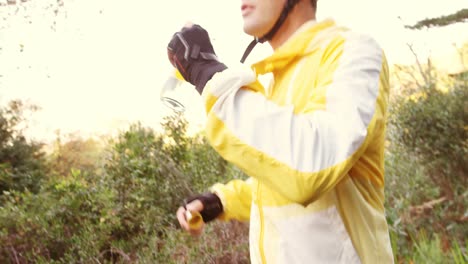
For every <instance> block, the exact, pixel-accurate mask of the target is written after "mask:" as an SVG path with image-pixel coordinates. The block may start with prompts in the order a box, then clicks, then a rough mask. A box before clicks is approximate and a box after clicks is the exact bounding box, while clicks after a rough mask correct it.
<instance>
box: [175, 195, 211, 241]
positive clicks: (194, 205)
mask: <svg viewBox="0 0 468 264" xmlns="http://www.w3.org/2000/svg"><path fill="white" fill-rule="evenodd" d="M187 210H188V211H190V212H199V213H201V211H203V203H202V202H201V201H200V200H193V201H191V202H190V203H188V204H187V205H186V206H185V208H184V207H183V206H181V207H179V209H178V210H177V220H179V224H180V226H181V227H182V228H183V229H184V230H186V231H188V232H189V233H190V234H191V235H193V236H199V235H201V233H203V228H204V227H205V223H202V226H201V227H200V228H198V229H191V228H190V226H189V224H188V222H187V218H186V211H187Z"/></svg>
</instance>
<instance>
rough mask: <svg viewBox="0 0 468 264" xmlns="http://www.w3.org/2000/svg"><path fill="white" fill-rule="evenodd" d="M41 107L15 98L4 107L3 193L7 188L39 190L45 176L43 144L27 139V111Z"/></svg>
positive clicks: (0, 142)
mask: <svg viewBox="0 0 468 264" xmlns="http://www.w3.org/2000/svg"><path fill="white" fill-rule="evenodd" d="M35 110H37V107H35V106H33V105H27V104H25V103H23V102H22V101H11V102H10V103H9V104H8V106H6V107H0V195H1V194H2V193H3V192H4V191H12V190H20V191H22V190H25V189H28V190H30V191H32V192H37V191H39V188H40V186H41V182H42V180H43V179H44V177H45V174H46V168H45V159H44V155H45V153H44V152H43V151H42V150H41V149H42V145H41V144H40V143H37V142H31V141H28V140H26V138H25V136H24V129H25V127H26V126H25V122H24V121H25V115H26V113H27V112H30V111H35Z"/></svg>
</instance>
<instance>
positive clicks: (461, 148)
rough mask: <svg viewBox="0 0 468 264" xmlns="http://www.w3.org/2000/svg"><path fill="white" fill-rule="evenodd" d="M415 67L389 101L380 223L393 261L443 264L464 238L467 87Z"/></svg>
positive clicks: (426, 67)
mask: <svg viewBox="0 0 468 264" xmlns="http://www.w3.org/2000/svg"><path fill="white" fill-rule="evenodd" d="M419 66H420V68H419V72H418V71H417V70H414V69H410V70H409V73H408V74H407V75H408V76H411V78H410V80H409V81H406V82H404V81H403V82H402V81H401V80H400V83H401V84H403V87H402V89H401V90H400V91H398V92H395V93H393V95H392V97H391V104H390V115H389V122H388V140H389V144H388V147H387V149H386V161H385V166H386V195H387V198H386V208H387V219H388V222H389V225H390V231H391V232H390V233H391V239H392V247H393V250H394V253H395V257H396V260H397V262H399V263H401V262H404V263H406V261H408V262H411V261H413V262H414V263H427V261H426V260H427V259H432V260H433V261H434V262H431V263H438V262H437V261H442V260H441V258H443V259H444V261H447V262H443V263H450V262H449V261H450V259H451V258H450V254H449V252H450V250H451V249H450V248H451V247H454V245H455V244H453V245H452V243H451V242H450V241H454V243H455V242H457V243H459V244H460V245H463V243H462V242H463V240H464V239H465V238H466V237H467V236H468V228H467V227H466V225H465V224H464V223H465V222H466V210H467V209H466V208H467V202H466V201H467V196H468V192H467V191H466V186H467V184H468V182H467V181H468V177H467V164H468V163H467V157H468V155H467V152H468V141H467V137H466V135H467V134H466V133H467V130H466V123H467V115H466V112H467V109H468V105H467V102H468V101H467V96H468V89H467V82H466V81H463V80H460V79H456V80H448V79H447V77H446V76H444V75H443V74H441V73H439V72H437V71H436V70H435V69H433V68H431V65H430V64H429V65H419ZM406 70H407V71H408V69H406ZM418 74H420V75H421V76H422V77H421V78H418V76H419V75H418ZM457 78H458V77H457ZM421 233H427V234H430V236H421V235H420V234H421ZM456 245H458V244H456ZM436 248H437V250H439V251H437V252H436V251H435V249H436ZM459 251H460V252H462V254H461V255H463V254H466V246H462V247H461V248H460V250H459ZM431 254H433V255H431ZM434 254H435V255H434ZM447 259H449V260H447Z"/></svg>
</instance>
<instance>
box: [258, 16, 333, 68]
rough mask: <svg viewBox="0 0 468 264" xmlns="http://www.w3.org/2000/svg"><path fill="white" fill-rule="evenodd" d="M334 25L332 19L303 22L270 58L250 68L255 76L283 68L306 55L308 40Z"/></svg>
mask: <svg viewBox="0 0 468 264" xmlns="http://www.w3.org/2000/svg"><path fill="white" fill-rule="evenodd" d="M334 25H335V21H334V20H333V19H325V20H324V21H321V22H317V21H315V20H309V21H307V22H305V23H304V24H303V25H302V26H300V27H299V28H298V29H297V30H296V32H294V33H293V34H292V35H291V37H289V39H288V40H286V42H285V43H283V45H281V46H280V47H279V48H277V49H276V50H275V52H274V53H273V54H272V55H271V56H269V57H267V58H265V59H263V60H261V61H259V62H257V63H255V64H253V65H252V68H253V69H254V70H255V72H256V73H257V74H265V73H269V72H274V71H276V70H280V69H282V68H284V67H285V66H286V65H288V64H289V62H291V61H292V60H293V59H295V58H297V57H302V56H304V55H307V47H308V46H309V43H310V40H311V39H313V38H314V36H315V35H316V34H317V33H318V32H320V31H322V30H324V29H326V28H329V27H332V26H334Z"/></svg>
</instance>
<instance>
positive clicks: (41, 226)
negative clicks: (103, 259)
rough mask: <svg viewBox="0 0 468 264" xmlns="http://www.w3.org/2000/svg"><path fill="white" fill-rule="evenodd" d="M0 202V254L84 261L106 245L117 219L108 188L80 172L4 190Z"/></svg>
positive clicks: (24, 258)
mask: <svg viewBox="0 0 468 264" xmlns="http://www.w3.org/2000/svg"><path fill="white" fill-rule="evenodd" d="M3 198H4V200H5V203H4V206H2V207H0V244H1V245H2V247H0V260H3V261H2V263H5V262H6V263H8V261H10V262H11V263H18V262H20V263H26V262H27V263H33V262H35V261H37V260H38V259H42V260H43V261H53V260H57V261H58V260H60V261H63V262H62V263H70V262H89V261H90V260H92V259H93V258H97V257H99V256H100V253H101V251H103V250H104V249H106V248H108V247H109V238H110V235H111V231H112V230H113V229H114V228H115V226H116V225H117V224H118V222H117V219H118V217H117V216H116V212H115V210H114V208H113V202H112V201H113V198H114V192H113V190H112V189H109V188H108V187H105V185H102V184H99V181H95V182H94V181H90V180H87V179H84V178H83V177H81V174H80V173H79V171H75V172H74V173H73V175H72V176H71V177H69V178H67V179H61V180H54V181H51V182H49V183H48V184H47V185H45V186H44V188H43V190H42V191H41V192H40V193H38V194H34V193H31V192H23V193H20V192H6V193H5V196H4V197H3Z"/></svg>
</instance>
